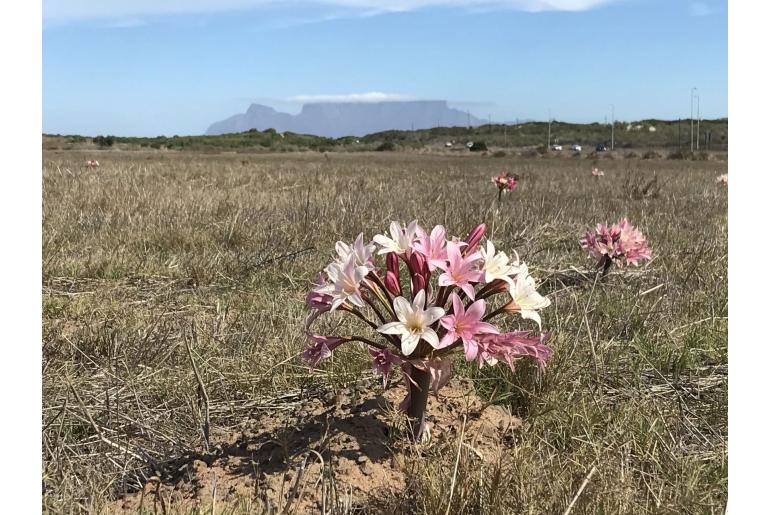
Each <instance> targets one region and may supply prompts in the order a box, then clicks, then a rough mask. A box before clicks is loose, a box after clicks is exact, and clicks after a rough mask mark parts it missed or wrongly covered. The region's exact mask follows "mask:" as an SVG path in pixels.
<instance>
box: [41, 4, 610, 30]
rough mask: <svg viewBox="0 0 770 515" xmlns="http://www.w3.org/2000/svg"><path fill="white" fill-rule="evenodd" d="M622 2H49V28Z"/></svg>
mask: <svg viewBox="0 0 770 515" xmlns="http://www.w3.org/2000/svg"><path fill="white" fill-rule="evenodd" d="M618 1H622V0H391V1H387V0H285V1H280V0H101V1H98V2H97V1H94V0H43V19H44V21H45V23H46V24H47V25H60V24H67V23H72V22H83V21H104V20H123V19H132V20H133V19H141V18H145V17H162V16H168V15H179V14H213V13H222V12H231V11H239V10H241V11H243V10H255V9H278V8H282V9H296V10H298V11H300V10H302V9H305V8H309V7H312V8H314V9H324V8H329V9H331V8H337V9H338V8H345V9H346V10H349V11H350V12H351V13H353V14H357V15H375V14H382V13H389V12H406V11H413V10H416V9H422V8H426V7H454V8H463V9H499V10H506V9H511V10H519V11H530V12H539V11H585V10H588V9H593V8H596V7H600V6H602V5H606V4H610V3H615V2H618Z"/></svg>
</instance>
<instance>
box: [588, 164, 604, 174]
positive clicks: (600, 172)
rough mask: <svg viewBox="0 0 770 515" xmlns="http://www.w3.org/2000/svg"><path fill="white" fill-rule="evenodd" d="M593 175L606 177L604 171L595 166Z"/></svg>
mask: <svg viewBox="0 0 770 515" xmlns="http://www.w3.org/2000/svg"><path fill="white" fill-rule="evenodd" d="M591 175H592V176H594V177H604V171H603V170H599V169H598V168H597V167H595V166H594V167H593V168H592V169H591Z"/></svg>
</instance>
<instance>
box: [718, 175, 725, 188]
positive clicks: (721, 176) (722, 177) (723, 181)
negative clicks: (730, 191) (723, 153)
mask: <svg viewBox="0 0 770 515" xmlns="http://www.w3.org/2000/svg"><path fill="white" fill-rule="evenodd" d="M717 184H719V185H720V186H725V187H727V174H726V173H723V174H722V175H720V176H719V177H717Z"/></svg>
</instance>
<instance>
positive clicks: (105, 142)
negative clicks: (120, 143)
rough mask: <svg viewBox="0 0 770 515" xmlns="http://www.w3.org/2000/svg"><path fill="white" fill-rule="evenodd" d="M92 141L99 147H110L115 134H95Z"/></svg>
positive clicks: (113, 142) (113, 141)
mask: <svg viewBox="0 0 770 515" xmlns="http://www.w3.org/2000/svg"><path fill="white" fill-rule="evenodd" d="M93 141H94V143H96V144H97V145H99V146H100V147H111V146H112V145H113V144H115V136H96V137H95V138H94V140H93Z"/></svg>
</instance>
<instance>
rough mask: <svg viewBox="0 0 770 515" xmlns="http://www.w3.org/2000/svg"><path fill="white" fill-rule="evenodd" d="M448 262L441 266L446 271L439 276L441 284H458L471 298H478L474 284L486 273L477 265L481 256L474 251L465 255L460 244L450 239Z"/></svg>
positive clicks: (439, 283)
mask: <svg viewBox="0 0 770 515" xmlns="http://www.w3.org/2000/svg"><path fill="white" fill-rule="evenodd" d="M447 257H448V259H447V262H446V263H445V264H443V265H442V266H441V269H442V270H444V273H443V274H441V275H440V276H439V278H438V285H439V286H457V287H458V288H460V289H461V290H462V291H464V292H465V294H466V295H467V296H468V298H469V299H471V300H473V299H475V298H476V293H475V291H474V289H473V284H471V283H478V282H479V281H481V280H482V279H483V278H484V273H483V272H482V271H480V270H479V269H478V268H477V267H476V263H477V262H478V261H479V260H480V259H481V256H480V255H479V254H478V253H476V252H474V253H473V254H470V255H468V256H465V257H463V255H462V253H461V252H460V245H459V244H457V243H455V242H453V241H450V242H448V243H447Z"/></svg>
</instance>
